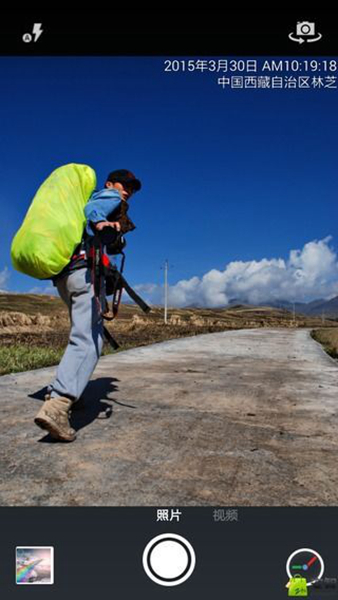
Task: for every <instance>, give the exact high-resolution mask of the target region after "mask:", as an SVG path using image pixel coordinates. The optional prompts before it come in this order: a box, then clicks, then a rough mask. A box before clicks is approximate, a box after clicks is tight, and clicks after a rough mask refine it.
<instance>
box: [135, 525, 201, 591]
mask: <svg viewBox="0 0 338 600" xmlns="http://www.w3.org/2000/svg"><path fill="white" fill-rule="evenodd" d="M142 562H143V568H144V570H145V572H146V573H147V575H148V577H150V579H152V580H153V581H155V583H158V584H159V585H167V586H168V585H179V584H180V583H183V581H186V580H187V579H188V577H190V575H191V573H192V572H193V570H194V568H195V564H196V557H195V551H194V549H193V547H192V545H191V544H190V543H189V542H188V540H186V539H185V538H184V537H182V536H181V535H177V533H162V534H161V535H158V536H156V537H154V538H153V539H152V540H150V542H149V543H148V544H147V545H146V547H145V549H144V551H143V558H142Z"/></svg>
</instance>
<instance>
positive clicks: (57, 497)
mask: <svg viewBox="0 0 338 600" xmlns="http://www.w3.org/2000/svg"><path fill="white" fill-rule="evenodd" d="M54 373H55V367H53V368H48V369H39V370H36V371H30V372H27V373H20V374H13V375H6V376H4V377H1V378H0V390H1V409H2V410H1V425H0V427H1V436H0V440H1V441H0V445H1V481H0V504H1V505H44V506H45V505H73V506H74V505H94V506H97V505H106V506H116V505H120V506H130V505H134V506H137V505H139V506H140V505H141V506H143V505H151V506H158V507H167V506H184V505H185V506H194V505H197V506H207V505H211V506H214V505H221V506H236V505H246V506H248V505H252V506H258V505H265V506H267V505H269V506H274V505H293V506H298V505H337V504H338V436H337V434H338V410H337V408H338V406H337V404H338V403H337V400H338V395H337V392H338V366H337V364H336V363H335V361H333V360H332V359H331V358H329V357H328V356H327V355H326V354H325V352H324V351H323V350H322V349H321V347H320V345H319V344H317V343H316V342H314V341H313V340H312V338H311V337H310V334H309V331H307V330H304V329H303V330H298V329H295V330H292V329H290V330H289V329H270V330H267V329H251V330H240V331H229V332H223V333H214V334H209V335H201V336H196V337H192V338H185V339H180V340H173V341H169V342H164V343H160V344H154V345H153V346H148V347H144V348H138V349H133V350H129V351H126V352H121V353H119V354H116V355H110V356H106V357H102V358H101V359H100V362H99V365H98V367H97V369H96V371H95V373H94V376H93V378H92V381H91V382H90V383H89V385H88V387H87V390H86V392H85V400H86V407H85V408H84V409H82V410H77V411H76V412H75V411H74V412H73V416H72V420H73V425H74V426H75V428H76V429H77V430H78V438H77V440H76V441H75V442H73V443H71V444H62V443H57V442H54V441H52V440H51V439H50V437H49V436H46V435H45V434H44V433H43V432H42V431H41V430H40V429H38V428H37V427H36V425H35V424H34V422H33V418H34V416H35V413H36V412H37V410H38V408H39V405H40V402H41V398H42V397H43V392H44V387H45V386H47V384H48V383H49V382H50V381H51V380H52V379H53V377H54Z"/></svg>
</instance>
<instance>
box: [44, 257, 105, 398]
mask: <svg viewBox="0 0 338 600" xmlns="http://www.w3.org/2000/svg"><path fill="white" fill-rule="evenodd" d="M56 285H57V289H58V292H59V294H60V296H61V298H62V300H63V301H64V302H65V303H66V305H67V307H68V311H69V317H70V321H71V330H70V336H69V341H68V346H67V348H66V350H65V353H64V355H63V357H62V359H61V362H60V364H59V366H58V369H57V373H56V377H55V380H54V381H53V383H52V384H51V385H50V386H49V391H50V392H51V397H52V398H55V397H57V396H66V397H70V398H72V399H74V400H78V399H79V398H80V396H81V394H82V392H83V390H84V389H85V387H86V385H87V383H88V381H89V380H90V378H91V376H92V374H93V371H94V369H95V367H96V365H97V362H98V360H99V358H100V355H101V352H102V347H103V320H102V317H101V316H100V306H99V304H98V299H97V298H95V296H94V288H93V284H92V283H91V273H90V270H89V269H87V268H82V269H77V270H76V271H72V272H71V273H70V274H68V275H65V276H64V277H62V278H60V279H59V280H57V283H56ZM103 293H104V282H103V281H102V286H101V298H100V300H101V301H102V300H103Z"/></svg>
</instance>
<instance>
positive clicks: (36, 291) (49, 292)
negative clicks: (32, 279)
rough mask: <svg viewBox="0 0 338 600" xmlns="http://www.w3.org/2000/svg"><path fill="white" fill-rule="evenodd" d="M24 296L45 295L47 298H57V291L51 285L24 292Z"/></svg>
mask: <svg viewBox="0 0 338 600" xmlns="http://www.w3.org/2000/svg"><path fill="white" fill-rule="evenodd" d="M25 293H26V294H47V295H48V296H57V289H56V287H54V286H53V284H50V285H47V286H46V287H44V288H42V287H38V286H35V287H33V288H31V289H30V290H28V292H25Z"/></svg>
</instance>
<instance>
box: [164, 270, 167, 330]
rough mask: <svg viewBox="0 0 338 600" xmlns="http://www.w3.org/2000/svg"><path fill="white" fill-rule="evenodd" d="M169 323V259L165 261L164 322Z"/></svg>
mask: <svg viewBox="0 0 338 600" xmlns="http://www.w3.org/2000/svg"><path fill="white" fill-rule="evenodd" d="M167 323H168V259H166V260H165V263H164V324H165V325H167Z"/></svg>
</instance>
